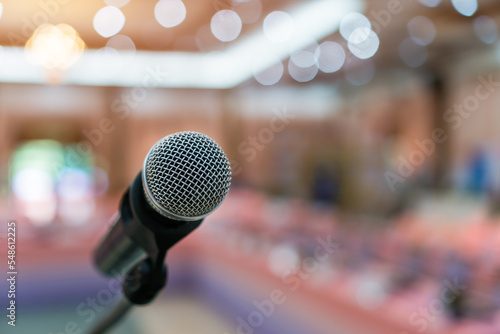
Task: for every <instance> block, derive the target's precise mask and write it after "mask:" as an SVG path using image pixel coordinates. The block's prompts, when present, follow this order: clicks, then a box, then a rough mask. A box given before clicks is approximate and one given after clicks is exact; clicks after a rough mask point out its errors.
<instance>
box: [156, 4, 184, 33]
mask: <svg viewBox="0 0 500 334" xmlns="http://www.w3.org/2000/svg"><path fill="white" fill-rule="evenodd" d="M155 18H156V20H157V21H158V23H160V24H161V25H162V26H163V27H165V28H172V27H175V26H177V25H179V24H181V23H182V22H183V21H184V19H185V18H186V6H184V2H182V0H160V1H158V3H157V4H156V6H155Z"/></svg>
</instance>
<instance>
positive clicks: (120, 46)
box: [106, 35, 136, 51]
mask: <svg viewBox="0 0 500 334" xmlns="http://www.w3.org/2000/svg"><path fill="white" fill-rule="evenodd" d="M106 47H108V48H113V49H116V50H119V51H135V50H136V48H135V44H134V41H133V40H132V39H131V38H130V37H128V36H125V35H116V36H113V37H111V38H110V39H109V41H108V42H107V43H106Z"/></svg>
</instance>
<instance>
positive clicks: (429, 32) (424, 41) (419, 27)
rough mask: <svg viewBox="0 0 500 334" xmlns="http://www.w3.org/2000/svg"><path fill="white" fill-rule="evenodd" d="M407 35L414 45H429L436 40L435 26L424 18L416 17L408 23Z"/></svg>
mask: <svg viewBox="0 0 500 334" xmlns="http://www.w3.org/2000/svg"><path fill="white" fill-rule="evenodd" d="M408 33H409V34H410V37H411V38H412V39H413V40H414V41H415V43H417V44H420V45H423V46H425V45H429V44H431V43H432V42H433V41H434V39H435V38H436V34H437V32H436V26H435V25H434V22H432V21H431V20H429V19H428V18H427V17H425V16H416V17H414V18H413V19H411V20H410V22H408Z"/></svg>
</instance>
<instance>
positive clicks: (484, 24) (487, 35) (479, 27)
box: [474, 16, 498, 44]
mask: <svg viewBox="0 0 500 334" xmlns="http://www.w3.org/2000/svg"><path fill="white" fill-rule="evenodd" d="M474 32H475V33H476V36H477V37H478V38H479V39H480V40H481V41H482V42H483V43H485V44H493V43H494V42H495V41H496V40H497V38H498V26H497V23H496V22H495V20H493V19H492V18H491V17H488V16H480V17H478V18H476V19H475V20H474Z"/></svg>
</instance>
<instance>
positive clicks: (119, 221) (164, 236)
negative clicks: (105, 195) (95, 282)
mask: <svg viewBox="0 0 500 334" xmlns="http://www.w3.org/2000/svg"><path fill="white" fill-rule="evenodd" d="M202 221H203V219H199V220H196V221H186V222H184V221H176V220H173V219H170V218H167V217H164V216H162V215H160V214H159V213H158V212H156V211H155V210H154V209H153V208H152V207H151V205H150V204H149V203H148V201H147V200H146V196H145V194H144V187H143V184H142V172H141V173H139V174H138V175H137V177H136V178H135V180H134V181H133V182H132V184H131V186H130V187H129V188H128V190H127V191H126V192H125V194H124V195H123V198H122V200H121V203H120V209H119V212H118V217H117V218H116V219H115V222H114V224H113V226H112V228H111V230H110V231H109V232H108V234H107V235H106V237H105V238H104V239H103V241H102V242H101V243H100V244H99V246H98V247H97V248H96V250H95V251H94V263H95V265H96V266H97V268H98V269H99V270H100V271H101V272H102V273H103V274H104V275H107V276H116V275H117V274H119V275H124V274H126V273H127V271H128V270H130V269H132V268H133V267H134V266H135V265H137V264H138V263H139V262H141V260H143V259H145V258H150V259H151V261H152V262H153V265H154V267H161V262H163V260H164V257H165V254H166V251H167V250H168V249H169V248H171V247H172V246H173V245H175V244H176V243H177V242H179V241H180V240H181V239H183V238H184V237H186V236H187V235H188V234H189V233H191V232H192V231H193V230H195V229H196V228H197V227H198V226H199V225H200V224H201V222H202Z"/></svg>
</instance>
